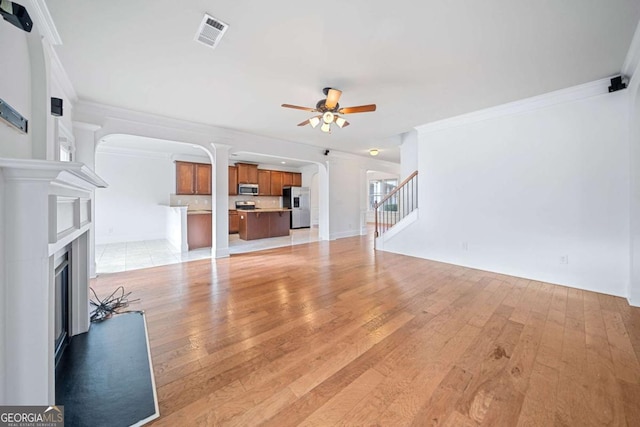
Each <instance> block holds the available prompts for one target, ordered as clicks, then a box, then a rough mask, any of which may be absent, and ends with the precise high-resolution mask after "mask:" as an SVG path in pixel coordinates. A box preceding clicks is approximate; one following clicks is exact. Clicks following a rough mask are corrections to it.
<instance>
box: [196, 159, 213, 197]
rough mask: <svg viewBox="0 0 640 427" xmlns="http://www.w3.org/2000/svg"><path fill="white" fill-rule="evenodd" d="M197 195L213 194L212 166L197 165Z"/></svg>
mask: <svg viewBox="0 0 640 427" xmlns="http://www.w3.org/2000/svg"><path fill="white" fill-rule="evenodd" d="M195 168H196V194H202V195H210V194H211V165H205V164H202V163H196V164H195Z"/></svg>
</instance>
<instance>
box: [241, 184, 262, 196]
mask: <svg viewBox="0 0 640 427" xmlns="http://www.w3.org/2000/svg"><path fill="white" fill-rule="evenodd" d="M238 194H241V195H243V196H257V195H258V184H238Z"/></svg>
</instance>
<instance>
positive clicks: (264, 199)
mask: <svg viewBox="0 0 640 427" xmlns="http://www.w3.org/2000/svg"><path fill="white" fill-rule="evenodd" d="M243 200H249V201H252V202H256V207H257V208H263V209H264V208H281V207H282V197H275V196H229V209H235V207H236V201H243Z"/></svg>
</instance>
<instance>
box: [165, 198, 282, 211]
mask: <svg viewBox="0 0 640 427" xmlns="http://www.w3.org/2000/svg"><path fill="white" fill-rule="evenodd" d="M237 200H250V201H252V202H256V207H258V208H280V207H282V197H274V196H229V209H235V207H236V201H237ZM169 203H171V206H189V210H190V211H198V210H203V209H211V196H185V195H177V194H170V195H169Z"/></svg>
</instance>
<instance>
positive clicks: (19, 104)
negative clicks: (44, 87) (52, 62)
mask: <svg viewBox="0 0 640 427" xmlns="http://www.w3.org/2000/svg"><path fill="white" fill-rule="evenodd" d="M27 34H28V33H26V32H24V31H22V30H20V29H19V28H16V27H14V26H13V25H11V24H9V23H8V22H5V21H0V57H1V58H2V68H1V69H2V78H1V79H0V98H2V99H3V100H4V101H5V102H7V103H8V104H9V105H11V106H12V107H13V108H14V109H15V110H16V111H18V112H19V113H20V114H22V115H23V116H24V117H26V118H27V119H28V120H29V126H30V127H31V126H33V125H34V123H32V121H31V60H30V59H29V47H28V43H27ZM0 157H14V158H30V157H31V131H29V133H28V134H22V133H20V132H18V130H16V129H15V128H14V127H12V126H9V125H7V124H6V123H5V122H4V121H0Z"/></svg>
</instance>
